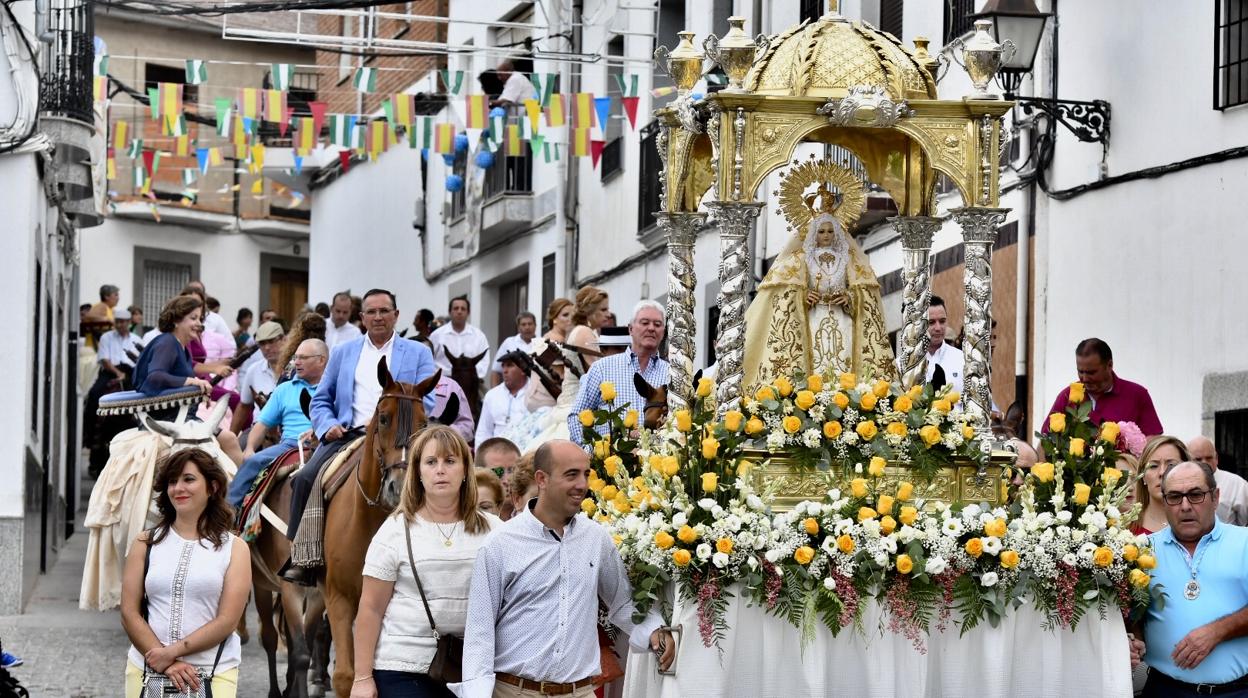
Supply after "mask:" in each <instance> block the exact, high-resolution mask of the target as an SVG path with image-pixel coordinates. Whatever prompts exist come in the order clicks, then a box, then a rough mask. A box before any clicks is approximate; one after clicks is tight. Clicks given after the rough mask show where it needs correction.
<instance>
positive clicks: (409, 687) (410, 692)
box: [373, 669, 455, 698]
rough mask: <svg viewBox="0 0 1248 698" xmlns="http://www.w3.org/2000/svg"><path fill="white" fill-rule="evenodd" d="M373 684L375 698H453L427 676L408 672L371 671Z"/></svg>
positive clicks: (447, 691) (445, 688)
mask: <svg viewBox="0 0 1248 698" xmlns="http://www.w3.org/2000/svg"><path fill="white" fill-rule="evenodd" d="M373 683H375V684H377V698H454V695H455V694H453V693H451V692H450V690H449V689H447V687H446V686H445V685H443V684H440V683H438V682H437V681H434V680H433V679H431V678H429V676H428V675H427V674H414V673H412V672H408V671H391V670H389V669H373Z"/></svg>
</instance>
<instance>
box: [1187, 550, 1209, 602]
mask: <svg viewBox="0 0 1248 698" xmlns="http://www.w3.org/2000/svg"><path fill="white" fill-rule="evenodd" d="M1197 545H1199V543H1197ZM1183 552H1184V553H1185V554H1184V555H1183V562H1185V563H1187V569H1188V570H1189V571H1191V573H1192V578H1191V579H1189V580H1188V582H1187V584H1186V585H1184V587H1183V598H1185V599H1187V600H1188V601H1195V600H1196V599H1197V598H1199V597H1200V582H1198V581H1196V570H1197V568H1199V567H1200V561H1201V560H1203V559H1204V558H1205V553H1207V552H1209V546H1205V549H1204V550H1201V551H1200V557H1198V558H1196V559H1195V560H1193V559H1192V556H1191V555H1188V554H1186V553H1187V548H1184V549H1183Z"/></svg>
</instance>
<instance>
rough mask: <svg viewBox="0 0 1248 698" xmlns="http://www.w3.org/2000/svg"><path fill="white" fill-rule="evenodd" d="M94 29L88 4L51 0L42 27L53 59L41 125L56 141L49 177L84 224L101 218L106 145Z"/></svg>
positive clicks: (72, 214) (45, 81) (70, 213)
mask: <svg viewBox="0 0 1248 698" xmlns="http://www.w3.org/2000/svg"><path fill="white" fill-rule="evenodd" d="M94 34H95V27H94V22H93V21H92V14H91V5H90V3H88V2H85V0H53V1H52V3H51V7H50V8H49V10H48V26H47V29H46V32H41V35H42V36H44V37H45V40H46V41H47V42H48V44H49V50H48V56H49V58H48V64H47V69H46V72H45V73H44V74H43V75H42V76H41V78H40V82H41V89H40V98H39V125H40V129H41V130H42V131H43V133H44V134H45V135H47V137H48V139H49V140H50V141H51V142H52V143H53V144H54V145H55V150H54V151H53V160H52V162H53V168H52V172H51V178H52V180H53V181H54V182H55V184H56V188H57V192H58V193H59V194H60V196H61V199H62V201H63V202H64V208H65V211H66V214H67V215H68V216H69V217H70V219H71V220H73V221H74V223H75V224H76V225H78V226H79V227H84V228H85V227H91V226H94V225H99V224H100V223H102V222H103V217H102V216H101V215H100V214H99V212H98V211H97V209H96V206H95V201H94V192H95V186H94V182H93V172H92V166H93V163H94V162H96V161H99V160H102V156H103V150H104V143H103V139H102V137H101V136H99V135H98V134H97V133H96V130H95V113H94V110H93V105H92V97H93V95H92V84H91V83H92V80H91V78H92V59H93V58H94V47H93V45H92V40H93V36H94ZM93 153H97V155H96V156H95V157H93Z"/></svg>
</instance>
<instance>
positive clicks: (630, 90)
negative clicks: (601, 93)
mask: <svg viewBox="0 0 1248 698" xmlns="http://www.w3.org/2000/svg"><path fill="white" fill-rule="evenodd" d="M612 77H614V78H615V84H617V85H619V86H620V96H621V97H636V96H637V78H638V76H637V75H636V74H633V75H629V76H628V77H629V82H627V83H626V82H625V81H624V76H623V75H620V74H619V73H616V74H615V75H613V76H612Z"/></svg>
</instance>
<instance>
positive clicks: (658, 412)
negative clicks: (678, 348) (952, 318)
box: [633, 369, 702, 429]
mask: <svg viewBox="0 0 1248 698" xmlns="http://www.w3.org/2000/svg"><path fill="white" fill-rule="evenodd" d="M700 380H702V370H701V369H699V370H698V372H697V373H695V374H693V387H694V388H695V389H696V388H697V387H698V381H700ZM633 387H634V388H636V389H637V393H638V394H639V395H641V399H643V400H645V401H646V406H645V410H644V411H643V412H642V423H643V424H645V425H646V428H647V429H658V428H659V425H660V424H662V423H663V420H664V419H667V390H668V384H667V383H664V384H663V385H660V386H653V385H650V384H649V383H647V382H646V379H645V378H642V377H641V374H640V373H634V374H633Z"/></svg>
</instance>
